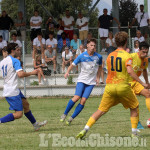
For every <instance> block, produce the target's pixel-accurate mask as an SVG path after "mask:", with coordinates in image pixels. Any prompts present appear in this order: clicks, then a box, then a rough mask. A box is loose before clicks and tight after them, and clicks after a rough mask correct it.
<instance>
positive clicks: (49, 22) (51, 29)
mask: <svg viewBox="0 0 150 150" xmlns="http://www.w3.org/2000/svg"><path fill="white" fill-rule="evenodd" d="M54 30H55V23H54V22H53V17H52V16H50V17H49V18H48V20H47V21H46V34H45V39H46V40H47V39H48V37H49V33H50V32H51V33H53V34H54Z"/></svg>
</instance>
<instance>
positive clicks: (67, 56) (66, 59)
mask: <svg viewBox="0 0 150 150" xmlns="http://www.w3.org/2000/svg"><path fill="white" fill-rule="evenodd" d="M72 57H73V55H72V52H71V51H70V50H69V47H67V46H66V47H65V51H64V52H63V53H62V73H65V67H68V66H70V65H71V64H72Z"/></svg>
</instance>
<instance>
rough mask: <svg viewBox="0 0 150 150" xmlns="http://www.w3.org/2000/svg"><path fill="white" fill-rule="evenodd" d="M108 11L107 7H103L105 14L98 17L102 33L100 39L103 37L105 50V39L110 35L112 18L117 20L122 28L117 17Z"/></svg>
mask: <svg viewBox="0 0 150 150" xmlns="http://www.w3.org/2000/svg"><path fill="white" fill-rule="evenodd" d="M107 12H108V11H107V9H106V8H104V9H103V13H104V14H103V15H101V16H100V17H99V18H98V26H99V35H100V39H101V45H102V51H105V48H106V46H105V41H106V39H107V37H108V32H109V27H110V22H111V21H112V20H115V21H116V23H117V24H118V28H120V23H119V21H118V20H117V19H116V18H115V17H112V16H110V15H107Z"/></svg>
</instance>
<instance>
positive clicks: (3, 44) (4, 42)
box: [0, 35, 7, 55]
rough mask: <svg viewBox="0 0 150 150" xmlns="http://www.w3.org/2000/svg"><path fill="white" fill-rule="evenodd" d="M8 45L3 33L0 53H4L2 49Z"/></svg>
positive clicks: (0, 39)
mask: <svg viewBox="0 0 150 150" xmlns="http://www.w3.org/2000/svg"><path fill="white" fill-rule="evenodd" d="M6 46H7V42H6V41H5V40H3V37H2V35H0V54H1V55H2V49H5V48H6Z"/></svg>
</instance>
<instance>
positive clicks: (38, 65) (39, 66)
mask: <svg viewBox="0 0 150 150" xmlns="http://www.w3.org/2000/svg"><path fill="white" fill-rule="evenodd" d="M42 67H45V64H44V63H42V61H41V55H36V56H35V60H34V69H38V79H39V85H42V83H41V76H42V77H43V79H44V81H46V78H45V76H44V74H43V70H42Z"/></svg>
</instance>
